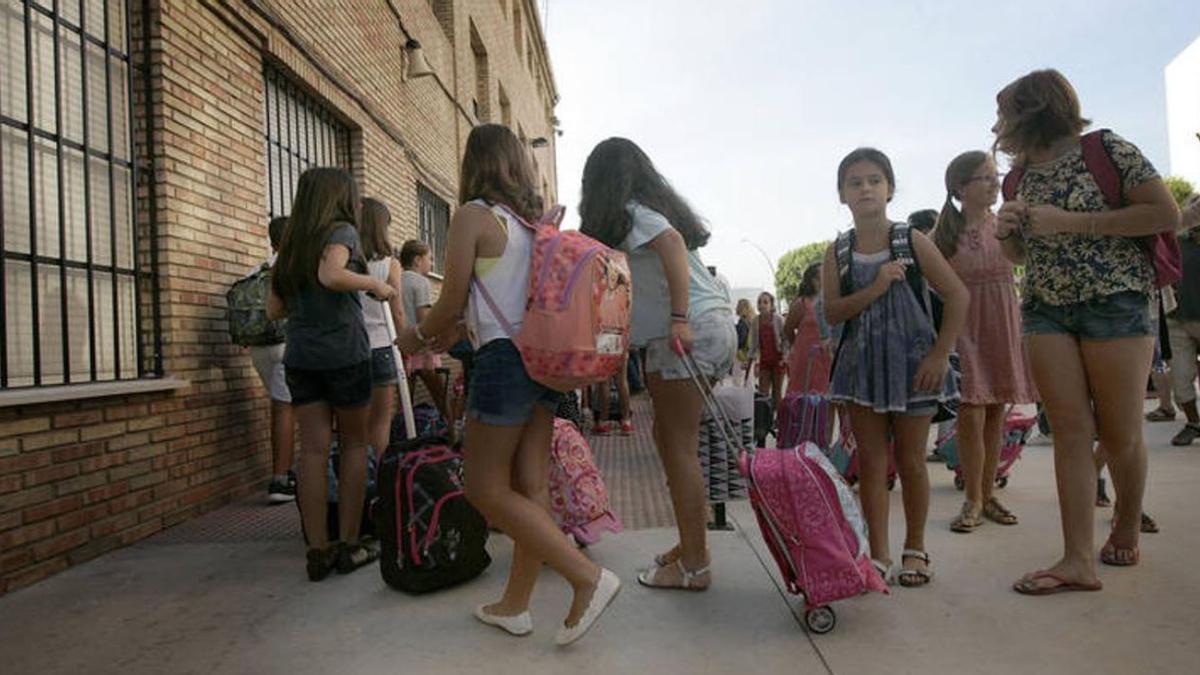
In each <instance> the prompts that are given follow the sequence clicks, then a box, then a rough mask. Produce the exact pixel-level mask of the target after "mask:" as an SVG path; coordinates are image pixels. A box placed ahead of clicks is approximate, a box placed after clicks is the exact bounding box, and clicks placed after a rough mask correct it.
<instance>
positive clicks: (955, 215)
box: [933, 192, 967, 258]
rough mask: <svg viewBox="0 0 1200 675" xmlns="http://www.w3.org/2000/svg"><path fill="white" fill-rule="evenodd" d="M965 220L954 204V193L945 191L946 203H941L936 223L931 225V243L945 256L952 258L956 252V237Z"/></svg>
mask: <svg viewBox="0 0 1200 675" xmlns="http://www.w3.org/2000/svg"><path fill="white" fill-rule="evenodd" d="M966 221H967V219H966V218H964V217H963V214H962V211H960V210H959V208H958V207H957V206H955V205H954V195H952V194H950V193H949V192H947V193H946V203H945V204H943V205H942V212H941V213H939V214H938V218H937V224H936V225H934V226H933V243H934V245H935V246H937V247H938V250H939V251H941V252H942V255H943V256H945V257H946V258H953V257H954V254H955V253H958V238H959V236H960V235H961V234H962V231H963V227H964V226H965V225H966Z"/></svg>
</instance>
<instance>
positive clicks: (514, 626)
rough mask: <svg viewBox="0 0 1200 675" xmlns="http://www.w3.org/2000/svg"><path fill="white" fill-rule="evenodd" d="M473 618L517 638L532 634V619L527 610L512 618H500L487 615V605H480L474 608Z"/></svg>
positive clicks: (495, 615)
mask: <svg viewBox="0 0 1200 675" xmlns="http://www.w3.org/2000/svg"><path fill="white" fill-rule="evenodd" d="M475 618H476V619H479V620H480V621H482V622H483V623H486V624H487V625H489V626H495V627H497V628H499V629H501V630H503V631H504V632H506V633H510V634H512V635H516V636H518V637H520V636H522V635H529V634H530V633H532V632H533V617H532V616H530V614H529V610H525V611H524V612H521V613H520V614H514V615H513V616H500V615H499V614H490V613H488V611H487V605H480V606H478V607H476V608H475Z"/></svg>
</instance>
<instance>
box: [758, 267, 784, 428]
mask: <svg viewBox="0 0 1200 675" xmlns="http://www.w3.org/2000/svg"><path fill="white" fill-rule="evenodd" d="M755 357H757V358H758V390H759V391H761V392H764V393H770V394H771V403H772V404H773V405H774V407H775V408H776V409H778V408H779V395H780V390H781V389H782V388H783V376H784V373H786V372H787V342H786V341H785V340H784V336H783V317H781V316H779V314H777V313H776V312H775V296H773V295H771V294H770V293H767V292H765V291H764V292H762V293H760V294H759V296H758V316H756V317H755V318H754V322H753V323H752V324H751V325H750V360H751V361H753V360H754V359H755Z"/></svg>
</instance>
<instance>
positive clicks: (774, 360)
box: [758, 320, 783, 371]
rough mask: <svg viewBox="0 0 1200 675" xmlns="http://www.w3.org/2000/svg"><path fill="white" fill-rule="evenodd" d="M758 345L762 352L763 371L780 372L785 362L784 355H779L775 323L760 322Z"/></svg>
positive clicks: (761, 365)
mask: <svg viewBox="0 0 1200 675" xmlns="http://www.w3.org/2000/svg"><path fill="white" fill-rule="evenodd" d="M758 344H759V345H760V347H759V348H760V349H761V350H762V357H761V358H762V362H761V364H760V367H761V368H762V370H764V371H774V370H778V369H779V366H780V364H781V363H782V362H783V354H780V353H779V336H777V335H775V322H774V321H761V320H760V321H759V322H758Z"/></svg>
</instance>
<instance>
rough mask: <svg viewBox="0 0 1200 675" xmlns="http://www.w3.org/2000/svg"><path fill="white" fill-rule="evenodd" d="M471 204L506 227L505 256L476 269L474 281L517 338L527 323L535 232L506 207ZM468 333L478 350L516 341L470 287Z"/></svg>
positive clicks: (473, 202)
mask: <svg viewBox="0 0 1200 675" xmlns="http://www.w3.org/2000/svg"><path fill="white" fill-rule="evenodd" d="M469 203H471V204H474V205H476V206H480V207H483V208H485V209H488V210H489V211H491V212H492V215H493V216H494V217H495V218H496V220H497V221H498V222H499V223H500V224H501V225H503V226H504V230H505V233H506V235H507V236H506V241H505V244H504V253H503V254H502V255H501V256H500V257H499V258H498V259H496V258H493V259H489V260H488V262H489V265H487V266H483V267H484V268H483V269H481V268H476V270H475V281H476V282H477V283H479V284H482V285H483V286H485V287H486V288H487V292H488V294H489V295H490V296H491V297H492V300H493V301H494V302H495V303H496V308H497V309H499V310H500V313H501V314H502V315H504V318H505V319H506V320H507V321H508V323H509V325H510V326H511V327H512V330H513V333H514V334H515V333H516V332H517V331H519V330H521V324H522V323H523V322H524V319H525V305H526V303H527V301H528V298H529V263H530V259H531V258H532V256H533V239H534V236H533V230H531V229H529V228H528V227H525V226H524V225H523V224H521V222H520V221H519V220H518V219H517V217H516V216H514V215H513V214H511V213H509V212H508V210H507V209H505V208H503V207H500V206H492V205H490V204H488V203H487V202H485V201H483V200H482V199H476V200H474V201H472V202H469ZM492 260H494V261H495V262H494V263H493V262H492ZM467 330H468V332H469V334H470V336H471V343H472V344H473V345H474V346H475V348H476V349H479V348H480V347H482V346H484V345H486V344H487V343H489V342H491V341H493V340H498V339H501V338H504V339H509V338H512V337H513V335H510V334H509V332H508V331H507V330H505V328H504V325H503V324H502V323H501V322H500V320H499V319H498V318H497V317H496V316H495V315H494V314H493V313H492V310H491V308H490V307H488V304H487V303H486V302H485V301H484V299H483V297H482V296H481V295H480V293H479V289H478V288H476V286H475V284H471V292H470V294H469V295H468V297H467Z"/></svg>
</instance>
